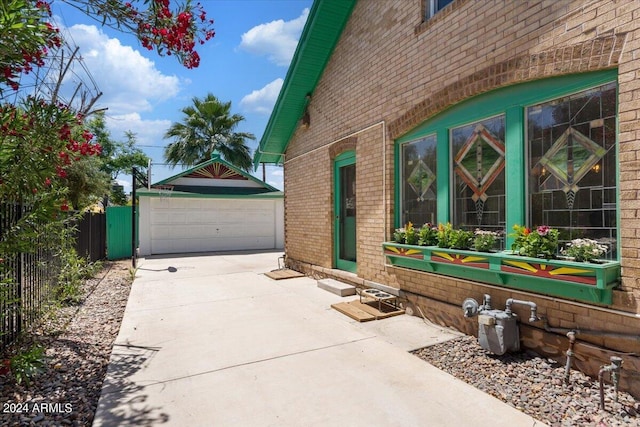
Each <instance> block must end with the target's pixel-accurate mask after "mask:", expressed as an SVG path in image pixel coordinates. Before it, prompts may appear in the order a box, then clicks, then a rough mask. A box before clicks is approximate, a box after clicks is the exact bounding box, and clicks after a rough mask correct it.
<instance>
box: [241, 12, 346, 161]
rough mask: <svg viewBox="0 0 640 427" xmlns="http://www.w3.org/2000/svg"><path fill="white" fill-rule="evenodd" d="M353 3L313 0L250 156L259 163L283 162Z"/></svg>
mask: <svg viewBox="0 0 640 427" xmlns="http://www.w3.org/2000/svg"><path fill="white" fill-rule="evenodd" d="M355 4H356V0H315V1H314V2H313V5H312V6H311V10H310V11H309V17H308V18H307V22H306V24H305V26H304V29H303V30H302V35H301V36H300V41H299V42H298V47H297V48H296V52H295V54H294V55H293V59H292V60H291V65H290V66H289V70H288V71H287V76H286V77H285V79H284V83H283V84H282V89H280V94H279V95H278V100H277V101H276V104H275V106H274V107H273V110H272V113H271V116H270V117H269V122H268V123H267V127H266V129H265V131H264V134H263V135H262V138H261V139H260V143H259V144H258V148H257V149H256V152H255V154H254V157H253V164H254V167H256V168H257V166H258V164H259V163H283V156H284V152H285V150H286V149H287V145H288V144H289V141H290V140H291V137H292V135H293V133H294V131H295V129H296V127H297V124H298V120H299V119H300V117H301V116H302V114H303V113H304V109H305V108H306V106H307V104H308V102H309V99H308V96H310V95H312V94H313V92H314V91H315V88H316V85H317V84H318V82H319V81H320V77H321V76H322V73H323V72H324V69H325V67H326V66H327V63H328V62H329V59H330V57H331V54H332V53H333V50H334V48H335V46H336V45H337V44H338V40H339V39H340V35H341V34H342V31H343V30H344V27H345V25H346V24H347V21H348V19H349V16H350V15H351V11H352V10H353V7H354V6H355Z"/></svg>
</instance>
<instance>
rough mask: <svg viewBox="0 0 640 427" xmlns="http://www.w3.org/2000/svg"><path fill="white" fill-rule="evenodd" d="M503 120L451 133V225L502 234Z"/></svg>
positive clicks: (503, 204) (486, 122)
mask: <svg viewBox="0 0 640 427" xmlns="http://www.w3.org/2000/svg"><path fill="white" fill-rule="evenodd" d="M504 135H505V116H504V115H500V116H497V117H493V118H489V119H485V120H482V121H479V122H475V123H471V124H468V125H464V126H460V127H456V128H453V129H451V137H450V140H451V154H452V157H453V159H452V162H453V164H452V170H453V183H454V185H453V192H454V194H453V225H454V226H455V227H458V228H466V229H468V230H474V229H476V228H482V229H483V230H493V231H496V232H501V233H504V231H505V229H504V228H505V179H504V168H505V144H504Z"/></svg>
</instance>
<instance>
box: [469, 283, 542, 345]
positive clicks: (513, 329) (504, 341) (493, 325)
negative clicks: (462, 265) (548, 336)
mask: <svg viewBox="0 0 640 427" xmlns="http://www.w3.org/2000/svg"><path fill="white" fill-rule="evenodd" d="M514 304H518V305H526V306H528V307H529V308H531V316H530V317H529V321H530V322H535V321H536V320H538V316H537V309H538V307H537V306H536V304H535V303H534V302H531V301H521V300H517V299H514V298H509V299H508V300H507V302H506V307H505V309H504V310H494V309H492V308H491V296H490V295H487V294H485V295H484V300H483V301H482V305H478V302H477V301H476V300H474V299H473V298H467V299H465V300H464V302H463V303H462V310H463V311H464V317H473V316H476V315H477V316H478V341H479V343H480V346H481V347H482V348H483V349H485V350H487V351H490V352H492V353H495V354H497V355H502V354H505V353H506V352H507V351H519V350H520V332H519V329H518V324H517V319H518V316H517V315H516V314H515V313H513V312H512V311H511V306H512V305H514Z"/></svg>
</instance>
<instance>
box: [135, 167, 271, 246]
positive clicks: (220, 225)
mask: <svg viewBox="0 0 640 427" xmlns="http://www.w3.org/2000/svg"><path fill="white" fill-rule="evenodd" d="M137 193H138V195H139V203H140V208H139V212H140V215H139V250H140V255H142V256H145V255H156V254H168V253H187V252H209V251H225V250H249V249H281V248H282V247H283V246H284V195H283V193H282V192H281V191H278V190H277V189H276V188H274V187H272V186H270V185H268V184H267V183H265V182H263V181H261V180H259V179H257V178H255V177H254V176H252V175H250V174H247V173H245V172H243V171H242V170H240V169H238V168H236V167H234V166H233V165H231V164H230V163H227V162H225V161H224V160H222V159H220V157H218V156H213V157H212V158H211V160H209V161H207V162H204V163H201V164H199V165H197V166H195V167H194V168H192V169H189V170H187V171H185V172H182V173H180V174H178V175H175V176H172V177H171V178H167V179H165V180H163V181H160V182H158V183H156V184H153V185H152V186H151V188H149V189H143V190H137Z"/></svg>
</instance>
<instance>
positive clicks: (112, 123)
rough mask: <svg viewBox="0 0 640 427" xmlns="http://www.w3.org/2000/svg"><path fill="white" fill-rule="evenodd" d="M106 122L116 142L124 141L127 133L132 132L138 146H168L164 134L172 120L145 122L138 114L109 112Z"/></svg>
mask: <svg viewBox="0 0 640 427" xmlns="http://www.w3.org/2000/svg"><path fill="white" fill-rule="evenodd" d="M105 121H106V124H107V126H108V128H109V131H110V132H111V137H112V138H113V139H115V140H116V141H124V140H125V136H124V135H125V132H128V131H131V132H133V133H134V134H135V135H136V142H137V143H138V144H141V145H154V146H164V145H166V144H167V141H165V140H164V133H165V132H166V131H167V129H169V126H171V120H143V119H142V117H140V114H138V113H129V114H120V115H112V114H109V112H107V114H106V116H105Z"/></svg>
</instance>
